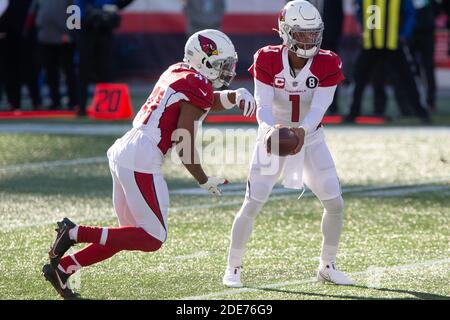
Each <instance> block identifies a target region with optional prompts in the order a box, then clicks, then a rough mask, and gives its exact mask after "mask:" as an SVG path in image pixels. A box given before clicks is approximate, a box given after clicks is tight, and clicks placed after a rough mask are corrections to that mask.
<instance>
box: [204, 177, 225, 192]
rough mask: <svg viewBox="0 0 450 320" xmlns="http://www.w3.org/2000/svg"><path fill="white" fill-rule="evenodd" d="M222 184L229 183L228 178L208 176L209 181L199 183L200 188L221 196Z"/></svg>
mask: <svg viewBox="0 0 450 320" xmlns="http://www.w3.org/2000/svg"><path fill="white" fill-rule="evenodd" d="M221 184H228V180H227V179H223V178H214V177H208V181H206V182H205V183H204V184H199V186H200V188H202V189H205V190H207V191H208V192H209V193H210V194H212V195H215V196H221V195H222V190H220V188H219V185H221Z"/></svg>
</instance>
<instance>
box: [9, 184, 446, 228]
mask: <svg viewBox="0 0 450 320" xmlns="http://www.w3.org/2000/svg"><path fill="white" fill-rule="evenodd" d="M423 187H424V186H414V185H411V186H409V185H406V186H405V185H397V186H390V187H388V188H386V187H384V188H380V187H379V186H363V187H348V188H345V187H344V188H343V192H344V193H347V194H355V195H357V196H359V192H366V191H374V192H375V191H380V192H381V191H383V190H392V189H393V188H397V189H396V192H397V195H407V194H414V193H417V192H418V191H417V189H423ZM432 187H434V188H432ZM443 187H444V186H427V190H426V192H430V191H438V190H442V188H443ZM445 187H446V189H449V188H450V186H445ZM394 190H395V189H394ZM400 190H401V191H402V192H400ZM420 192H423V191H420ZM312 196H313V193H312V192H310V191H309V192H306V193H305V194H304V195H303V197H307V198H309V197H312ZM362 196H364V194H363V195H362ZM291 197H292V192H291V191H290V190H287V191H285V192H284V193H283V192H280V194H279V195H274V196H271V197H270V198H269V200H268V202H269V201H274V200H282V199H287V198H291ZM241 204H242V200H241V199H240V200H235V201H227V202H222V203H211V204H208V203H206V204H200V205H192V206H184V207H173V208H169V214H171V213H177V212H182V211H187V210H196V209H213V208H224V207H232V206H239V205H241ZM114 217H115V215H105V216H102V217H98V216H97V218H96V219H92V218H85V219H80V220H78V222H79V223H80V222H83V221H94V222H95V221H103V220H105V219H112V218H114ZM52 223H53V222H50V223H49V222H48V221H45V222H37V223H29V224H14V225H6V226H1V223H0V226H1V227H2V228H3V230H14V229H21V228H28V227H39V226H46V225H50V224H52Z"/></svg>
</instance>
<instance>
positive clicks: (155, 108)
mask: <svg viewBox="0 0 450 320" xmlns="http://www.w3.org/2000/svg"><path fill="white" fill-rule="evenodd" d="M236 63H237V54H236V51H235V48H234V45H233V43H232V42H231V40H230V39H229V38H228V37H227V36H226V35H225V34H224V33H222V32H220V31H217V30H211V29H208V30H203V31H200V32H197V33H195V34H193V35H192V36H191V37H190V38H189V40H188V41H187V43H186V46H185V55H184V62H180V63H176V64H174V65H172V66H170V67H169V68H168V69H167V70H166V71H165V72H164V73H163V74H162V75H161V77H160V78H159V80H158V82H157V83H156V85H155V87H154V89H153V91H152V93H151V95H150V97H149V98H148V100H147V102H146V103H145V104H144V105H143V106H142V108H141V110H140V111H139V113H138V114H137V115H136V117H135V119H134V121H133V128H132V129H130V130H129V131H128V132H127V133H126V134H125V135H124V136H123V137H122V138H120V139H118V140H117V141H116V142H115V143H114V145H113V146H111V147H110V148H109V150H108V159H109V167H110V170H111V175H112V179H113V203H114V209H115V211H116V214H117V216H118V219H119V224H120V227H119V228H100V227H90V226H82V225H76V224H75V223H73V222H72V221H70V220H69V219H67V218H65V219H64V220H63V221H61V222H58V225H57V229H56V231H57V237H56V240H55V242H54V243H53V246H52V247H51V249H50V252H49V257H50V264H46V265H45V266H44V267H43V275H44V277H45V279H46V280H48V281H50V283H51V284H52V285H53V287H54V288H55V289H56V291H57V292H58V293H59V294H60V295H61V296H62V297H63V298H74V297H76V294H75V293H74V292H73V291H72V290H71V289H70V288H69V287H68V286H67V280H68V278H69V277H70V275H72V274H73V273H75V272H76V271H77V270H79V269H80V268H82V267H86V266H90V265H92V264H94V263H98V262H100V261H103V260H106V259H108V258H110V257H112V256H113V255H114V254H116V253H118V252H120V251H123V250H139V251H144V252H153V251H156V250H159V249H160V247H161V245H162V244H163V243H164V242H165V241H166V239H167V232H168V225H167V222H168V221H167V212H168V208H169V192H168V189H167V185H166V182H165V180H164V177H163V176H162V173H161V166H162V164H163V162H164V159H165V156H166V155H167V154H168V151H169V150H170V149H171V147H172V146H173V145H174V144H176V143H177V142H178V144H177V151H178V153H179V154H180V158H181V161H182V162H183V165H184V166H185V167H186V169H187V170H188V171H189V172H190V173H191V175H192V176H193V177H194V178H195V179H196V180H197V181H198V183H199V185H200V187H201V188H204V189H206V190H207V191H208V192H210V193H211V194H213V195H220V194H221V190H220V185H221V184H224V183H226V180H225V179H219V178H214V177H208V176H207V175H206V174H205V172H204V171H203V168H202V166H201V164H200V163H199V162H198V161H196V159H198V158H197V151H196V149H195V144H194V143H195V128H196V126H197V125H198V122H199V121H201V120H203V119H204V118H205V117H206V115H207V113H208V112H209V111H210V110H212V111H222V110H224V109H230V108H232V107H234V106H235V105H239V106H240V107H241V108H242V109H243V113H244V116H251V115H252V114H253V113H254V111H255V109H256V104H255V100H254V98H253V96H252V95H251V94H250V93H249V92H248V91H247V90H246V89H243V88H241V89H238V90H235V91H231V90H226V91H221V92H219V91H216V92H214V89H219V88H222V87H223V86H224V85H225V86H228V85H229V84H230V83H231V81H233V79H234V77H235V75H236V73H235V68H236ZM75 243H87V244H89V245H88V246H86V247H85V248H84V249H82V250H80V251H78V252H76V253H75V254H73V255H66V256H64V254H65V253H66V251H67V250H68V249H69V248H70V247H71V246H72V245H74V244H75Z"/></svg>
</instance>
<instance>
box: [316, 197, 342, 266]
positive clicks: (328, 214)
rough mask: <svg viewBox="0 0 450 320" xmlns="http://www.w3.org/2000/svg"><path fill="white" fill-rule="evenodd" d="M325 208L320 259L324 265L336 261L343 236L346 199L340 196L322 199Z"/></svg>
mask: <svg viewBox="0 0 450 320" xmlns="http://www.w3.org/2000/svg"><path fill="white" fill-rule="evenodd" d="M322 204H323V205H324V207H325V209H324V211H323V217H322V226H321V229H322V235H323V242H322V252H321V254H320V261H321V264H322V265H327V264H331V263H334V262H335V261H336V255H337V251H338V245H339V239H340V237H341V232H342V225H343V213H344V200H343V199H342V197H338V198H335V199H332V200H327V201H322Z"/></svg>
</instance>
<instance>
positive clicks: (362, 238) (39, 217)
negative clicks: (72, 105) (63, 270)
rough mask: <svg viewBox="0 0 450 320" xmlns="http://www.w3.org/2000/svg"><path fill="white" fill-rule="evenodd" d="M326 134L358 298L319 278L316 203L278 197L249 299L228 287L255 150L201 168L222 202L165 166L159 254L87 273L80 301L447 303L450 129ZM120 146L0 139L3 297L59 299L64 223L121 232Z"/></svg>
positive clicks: (344, 259) (37, 137)
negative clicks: (52, 256)
mask: <svg viewBox="0 0 450 320" xmlns="http://www.w3.org/2000/svg"><path fill="white" fill-rule="evenodd" d="M69 124H73V123H72V122H70V123H69ZM224 128H225V127H220V129H221V130H223V129H224ZM326 133H327V141H328V144H329V147H330V149H331V150H332V153H333V154H334V157H335V161H336V165H337V168H338V172H339V175H340V178H341V182H342V185H343V188H344V199H345V201H346V210H345V226H344V232H343V235H342V241H341V246H340V254H339V256H338V261H337V263H338V266H339V267H340V268H341V269H342V270H344V271H346V272H348V273H350V274H351V276H352V277H353V278H354V279H355V280H356V283H357V285H356V286H353V287H338V286H333V285H323V284H319V283H317V282H315V281H314V280H313V277H314V275H315V271H316V268H317V266H318V256H319V253H320V243H321V233H320V221H321V213H322V209H321V206H320V203H319V201H318V200H317V199H315V198H314V197H313V196H311V194H310V193H306V194H305V196H303V197H302V198H301V199H300V200H298V199H297V198H298V193H295V192H294V193H292V192H286V190H283V189H281V188H280V187H277V188H276V192H275V193H274V194H273V195H272V197H271V199H270V201H269V202H268V203H267V204H266V206H265V207H264V209H263V211H262V212H261V215H260V216H259V217H258V219H257V221H256V224H255V229H254V233H253V236H252V240H251V242H250V244H249V247H248V253H247V255H246V258H245V260H244V269H243V274H242V278H243V281H244V283H245V284H246V287H245V288H243V289H227V288H225V287H223V286H222V283H221V282H222V275H223V271H224V268H225V264H226V252H227V247H228V244H229V233H230V228H231V225H232V222H233V219H234V215H235V214H236V212H237V210H238V209H239V207H240V204H241V202H242V200H243V194H244V183H245V178H246V175H247V170H248V163H247V160H248V158H249V155H248V152H249V150H250V148H248V149H247V150H248V152H247V153H245V154H241V156H242V157H243V158H240V163H239V164H237V165H224V164H217V165H207V166H206V169H207V172H208V173H210V174H212V175H219V176H224V177H226V178H228V179H230V180H231V181H232V185H231V187H229V188H228V189H227V190H226V192H225V195H224V196H223V197H210V196H207V195H203V194H199V193H198V192H197V190H198V188H197V187H196V184H195V182H194V181H193V179H192V178H189V176H188V174H187V172H185V171H184V169H183V168H182V167H181V166H180V165H174V164H172V163H170V162H169V163H167V164H166V165H165V168H164V171H165V174H166V179H167V182H168V184H169V189H170V190H171V209H170V210H169V238H168V241H167V242H166V243H165V244H164V246H163V248H162V250H160V251H158V252H156V253H150V254H145V253H140V252H122V253H119V254H118V255H116V256H114V257H113V258H112V259H110V260H108V261H105V262H104V263H101V264H98V265H95V266H92V267H89V268H86V269H83V270H82V271H81V272H80V273H79V274H78V276H77V277H75V278H74V282H75V283H74V284H75V285H76V286H77V287H78V291H79V292H80V293H81V295H82V296H83V298H87V299H186V298H189V299H194V298H199V299H283V300H288V299H450V130H449V129H448V128H427V129H426V128H423V129H420V128H380V129H363V128H350V129H348V128H342V129H341V128H331V129H328V130H327V131H326ZM211 135H213V133H211V132H209V133H208V132H207V133H206V137H205V140H208V139H209V138H210V136H211ZM116 138H117V136H108V135H102V136H100V135H84V136H77V135H70V134H52V135H49V134H45V133H42V134H6V133H1V134H0V217H1V219H0V243H1V244H2V245H1V248H0V250H1V258H0V299H58V296H57V294H56V293H55V291H54V290H53V288H52V287H51V286H50V284H49V283H47V282H45V281H44V279H43V277H42V276H41V274H40V272H41V267H42V265H43V264H44V263H46V261H47V251H48V248H49V246H50V245H51V243H52V241H53V239H54V234H55V233H54V231H53V229H54V223H55V222H56V221H57V220H58V219H61V218H62V217H64V216H68V217H70V218H72V219H73V220H74V221H75V222H77V223H83V224H92V225H100V226H117V221H116V219H115V215H114V211H113V207H112V201H111V190H112V182H111V178H110V174H109V170H108V166H107V162H106V157H105V152H106V150H107V149H108V147H109V146H110V145H111V144H112V143H113V141H114V140H115V139H116ZM213 143H214V142H213ZM72 160H73V161H72ZM77 248H80V247H77Z"/></svg>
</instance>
